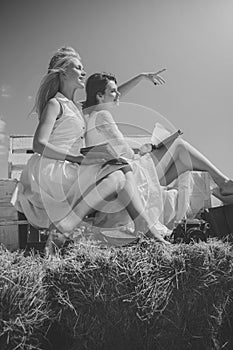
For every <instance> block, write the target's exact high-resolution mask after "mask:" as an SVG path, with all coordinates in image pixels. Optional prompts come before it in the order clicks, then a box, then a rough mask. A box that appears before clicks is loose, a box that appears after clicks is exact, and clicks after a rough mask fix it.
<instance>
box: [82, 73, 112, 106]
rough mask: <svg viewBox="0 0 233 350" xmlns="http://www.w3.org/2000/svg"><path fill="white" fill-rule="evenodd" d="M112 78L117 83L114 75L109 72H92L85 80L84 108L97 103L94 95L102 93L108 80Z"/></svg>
mask: <svg viewBox="0 0 233 350" xmlns="http://www.w3.org/2000/svg"><path fill="white" fill-rule="evenodd" d="M111 80H113V81H114V82H115V83H116V84H117V80H116V77H115V76H114V75H113V74H111V73H105V72H103V73H95V74H92V75H91V76H90V77H89V78H88V79H87V82H86V96H87V97H86V101H85V103H84V106H83V107H84V108H88V107H91V106H95V105H96V104H97V103H98V100H97V98H96V95H97V94H98V93H101V94H104V93H105V89H106V86H107V84H108V82H109V81H111Z"/></svg>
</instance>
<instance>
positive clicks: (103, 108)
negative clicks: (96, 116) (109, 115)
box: [94, 103, 110, 111]
mask: <svg viewBox="0 0 233 350" xmlns="http://www.w3.org/2000/svg"><path fill="white" fill-rule="evenodd" d="M94 109H95V111H109V110H110V108H109V105H108V103H99V104H98V105H96V106H95V107H94Z"/></svg>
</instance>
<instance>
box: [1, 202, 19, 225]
mask: <svg viewBox="0 0 233 350" xmlns="http://www.w3.org/2000/svg"><path fill="white" fill-rule="evenodd" d="M4 220H7V221H9V220H18V212H17V210H16V209H15V207H14V206H13V205H12V204H10V203H0V221H4Z"/></svg>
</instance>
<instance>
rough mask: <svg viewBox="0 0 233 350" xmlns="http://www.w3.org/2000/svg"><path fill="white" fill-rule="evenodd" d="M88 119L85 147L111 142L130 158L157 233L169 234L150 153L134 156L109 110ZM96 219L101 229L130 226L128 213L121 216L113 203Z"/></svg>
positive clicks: (124, 212)
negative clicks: (165, 224) (103, 227)
mask: <svg viewBox="0 0 233 350" xmlns="http://www.w3.org/2000/svg"><path fill="white" fill-rule="evenodd" d="M85 119H86V125H87V130H86V146H93V145H96V144H100V143H103V142H110V143H111V144H112V146H113V147H114V148H115V149H116V150H117V151H118V153H119V154H120V156H121V157H124V158H126V159H127V161H128V163H129V164H130V166H131V168H132V170H133V174H134V177H135V180H136V184H137V187H138V191H139V193H140V196H141V199H142V202H143V205H144V208H145V210H146V212H147V214H148V215H149V217H150V219H151V221H152V222H153V224H154V225H155V226H156V228H157V230H158V231H159V232H160V233H161V234H162V235H166V234H167V232H168V231H169V230H168V229H167V227H166V226H164V225H163V224H162V223H161V222H162V220H163V219H162V217H163V196H162V189H161V186H160V183H159V179H158V176H157V172H156V168H155V165H154V162H153V160H152V158H151V156H150V155H149V154H146V155H144V156H139V155H135V154H134V152H133V150H132V149H131V148H130V147H129V145H128V144H127V142H126V141H125V140H124V136H123V135H122V133H121V132H120V130H119V129H118V127H117V125H116V123H115V121H114V119H113V117H112V115H111V114H110V113H109V112H108V111H98V112H96V111H94V112H92V113H91V114H90V115H85ZM113 205H114V206H115V205H116V204H115V203H114V204H113ZM115 209H116V208H115ZM105 211H106V212H107V211H108V213H104V212H105ZM111 212H112V213H111ZM160 218H161V220H160ZM97 220H99V223H101V225H102V226H104V225H106V227H110V226H113V225H115V226H120V225H125V226H127V224H128V223H129V220H130V219H129V216H128V215H127V214H126V211H122V210H121V212H120V213H117V210H115V211H114V208H111V204H108V205H106V208H103V210H102V213H100V214H99V216H98V217H97ZM97 223H98V222H97ZM128 226H129V225H128Z"/></svg>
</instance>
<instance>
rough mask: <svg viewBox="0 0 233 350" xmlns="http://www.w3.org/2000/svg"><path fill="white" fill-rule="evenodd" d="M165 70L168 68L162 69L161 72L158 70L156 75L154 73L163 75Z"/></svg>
mask: <svg viewBox="0 0 233 350" xmlns="http://www.w3.org/2000/svg"><path fill="white" fill-rule="evenodd" d="M165 70H167V69H166V68H163V69H161V70H158V72H156V73H154V74H156V75H157V74H160V73H163V72H164V71H165Z"/></svg>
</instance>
